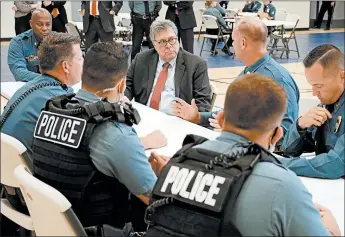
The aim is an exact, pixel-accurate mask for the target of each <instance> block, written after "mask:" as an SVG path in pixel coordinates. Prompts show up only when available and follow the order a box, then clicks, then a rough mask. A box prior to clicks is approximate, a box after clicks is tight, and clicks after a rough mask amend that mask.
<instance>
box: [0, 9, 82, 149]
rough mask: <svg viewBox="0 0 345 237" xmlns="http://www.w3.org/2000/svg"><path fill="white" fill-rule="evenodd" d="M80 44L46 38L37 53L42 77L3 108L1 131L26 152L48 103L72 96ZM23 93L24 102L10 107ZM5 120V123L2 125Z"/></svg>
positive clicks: (73, 40) (67, 37)
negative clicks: (56, 97) (41, 113)
mask: <svg viewBox="0 0 345 237" xmlns="http://www.w3.org/2000/svg"><path fill="white" fill-rule="evenodd" d="M41 10H42V12H44V13H45V12H46V10H43V9H41ZM36 11H37V10H36ZM49 16H50V14H49ZM32 37H34V36H32ZM79 44H80V40H79V38H78V37H74V36H72V35H70V34H66V33H53V34H50V35H49V36H46V37H45V38H44V40H43V41H42V43H41V44H40V48H39V51H38V59H39V66H40V68H41V73H42V74H37V76H36V78H35V79H33V80H31V81H30V82H28V83H26V84H25V85H24V86H23V87H21V88H20V89H19V90H18V91H16V92H15V93H14V95H13V96H12V98H11V99H10V100H9V102H8V103H7V105H6V107H5V110H4V112H3V114H2V120H1V126H0V127H1V132H3V133H6V134H8V135H10V136H13V137H15V138H16V139H18V140H19V141H20V142H21V143H23V144H24V146H25V147H26V148H27V149H28V150H29V151H31V145H32V139H33V137H32V134H33V131H34V129H35V124H36V121H37V119H38V116H39V114H40V111H41V109H42V108H43V107H44V105H45V103H46V102H47V100H48V99H50V98H52V97H54V96H58V95H62V94H66V93H71V92H72V91H73V90H72V89H71V88H70V87H69V86H73V85H75V84H76V83H78V82H79V81H80V78H81V71H82V64H83V57H82V54H81V50H80V45H79ZM30 88H32V90H30V91H31V92H29V93H25V92H26V91H29V89H30ZM23 94H25V96H24V99H23V100H21V102H19V103H18V104H17V105H16V106H15V107H14V108H11V107H12V104H14V102H16V101H18V99H19V98H20V97H21V96H22V95H23ZM7 113H9V114H8V115H7ZM4 118H5V119H6V121H5V122H3V120H4Z"/></svg>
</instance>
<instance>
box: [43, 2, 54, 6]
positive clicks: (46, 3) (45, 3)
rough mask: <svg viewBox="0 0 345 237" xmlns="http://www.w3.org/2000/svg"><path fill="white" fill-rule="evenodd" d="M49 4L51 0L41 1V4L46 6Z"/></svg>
mask: <svg viewBox="0 0 345 237" xmlns="http://www.w3.org/2000/svg"><path fill="white" fill-rule="evenodd" d="M50 4H52V2H51V1H43V5H44V6H45V7H46V6H49V5H50Z"/></svg>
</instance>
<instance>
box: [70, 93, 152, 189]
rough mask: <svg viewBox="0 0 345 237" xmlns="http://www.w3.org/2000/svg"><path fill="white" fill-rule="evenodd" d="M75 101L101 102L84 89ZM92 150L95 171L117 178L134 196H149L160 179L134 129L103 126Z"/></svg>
mask: <svg viewBox="0 0 345 237" xmlns="http://www.w3.org/2000/svg"><path fill="white" fill-rule="evenodd" d="M76 97H77V98H79V99H81V100H83V101H86V103H92V102H96V101H99V100H100V97H98V96H96V95H95V94H93V93H90V92H88V91H85V90H82V89H80V90H79V91H78V92H77V95H76ZM89 148H90V157H91V159H92V162H93V164H94V165H95V166H96V168H97V169H98V170H99V171H100V172H102V173H104V174H106V175H108V176H110V177H115V178H117V179H118V180H119V181H120V182H121V183H123V184H124V185H125V186H126V187H127V188H128V190H129V191H130V192H131V193H133V194H134V195H140V194H144V193H147V192H149V191H150V190H151V189H152V188H153V186H154V185H155V183H156V180H157V177H156V175H155V173H154V172H153V170H152V168H151V165H150V163H149V162H148V159H147V156H146V154H145V150H144V147H143V145H142V143H141V142H140V139H139V137H138V135H137V134H136V132H135V130H134V128H132V127H130V126H128V125H126V124H124V123H118V122H110V121H107V122H105V123H102V124H101V125H99V126H97V127H96V129H95V131H94V133H93V134H92V137H91V139H90V144H89Z"/></svg>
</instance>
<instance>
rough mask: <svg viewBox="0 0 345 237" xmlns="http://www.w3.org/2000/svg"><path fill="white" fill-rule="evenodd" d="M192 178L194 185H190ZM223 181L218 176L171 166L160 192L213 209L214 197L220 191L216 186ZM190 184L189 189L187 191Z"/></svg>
mask: <svg viewBox="0 0 345 237" xmlns="http://www.w3.org/2000/svg"><path fill="white" fill-rule="evenodd" d="M194 177H195V179H194V183H192V184H191V180H192V179H193V178H194ZM225 180H226V179H225V178H224V177H221V176H218V175H213V174H209V173H204V172H202V171H199V172H197V173H196V171H195V170H191V169H187V168H181V169H180V168H179V167H177V166H171V167H170V170H169V172H168V173H167V175H166V177H165V180H164V182H163V185H162V187H161V189H160V191H161V192H162V193H165V192H169V193H171V194H173V195H179V196H181V197H183V198H185V199H189V200H192V201H196V202H198V203H204V204H206V205H209V206H212V207H213V206H215V205H216V201H217V197H216V196H217V195H218V194H219V191H220V188H219V187H218V186H219V185H221V184H224V182H225ZM190 184H191V188H189V189H188V187H189V186H190ZM206 186H209V189H208V191H205V188H206Z"/></svg>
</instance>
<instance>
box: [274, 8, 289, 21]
mask: <svg viewBox="0 0 345 237" xmlns="http://www.w3.org/2000/svg"><path fill="white" fill-rule="evenodd" d="M286 15H287V11H286V9H285V8H277V10H276V15H275V20H276V21H285V19H286Z"/></svg>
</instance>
